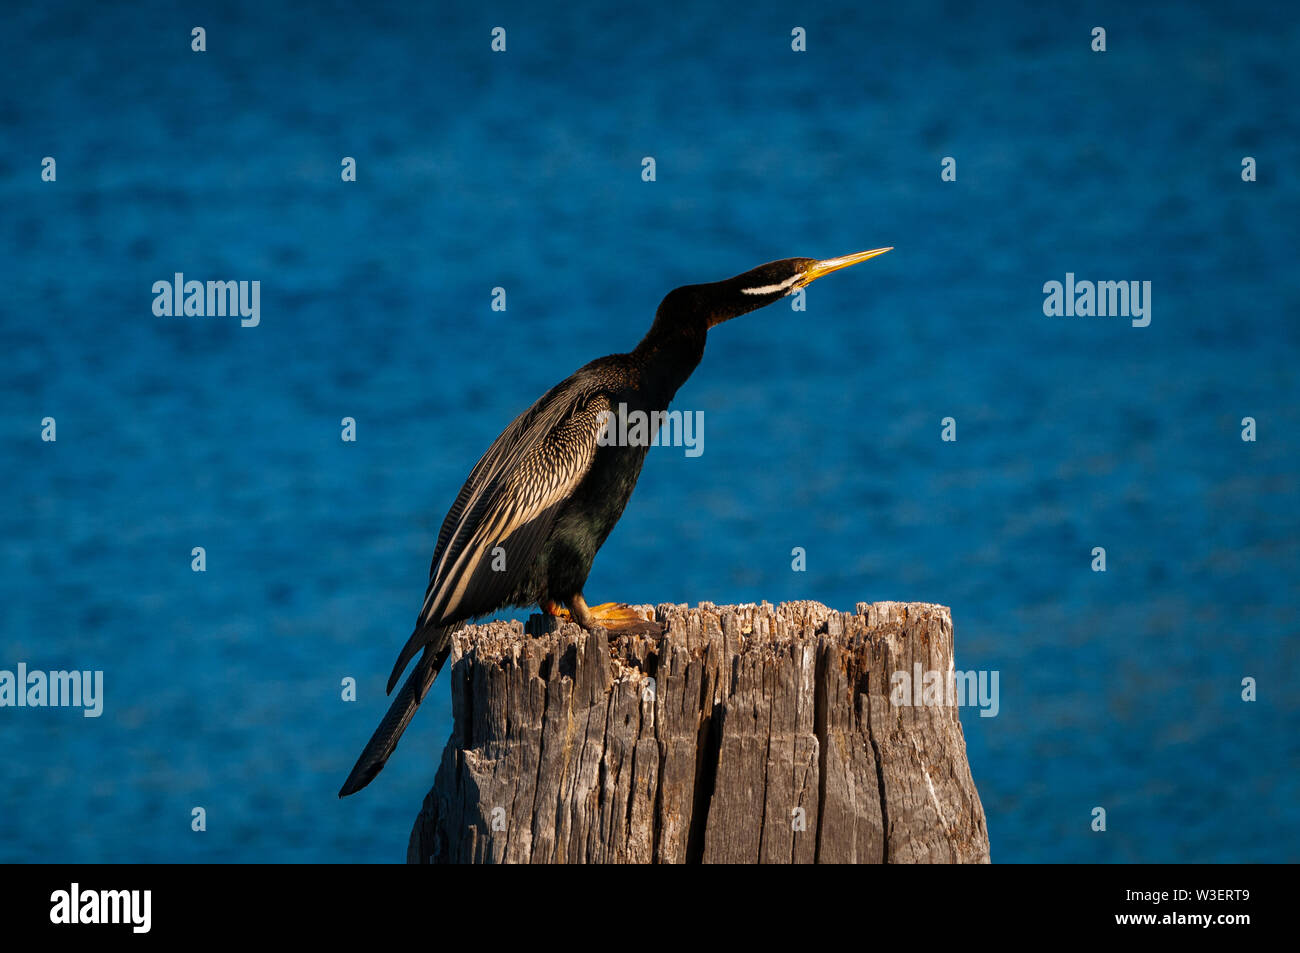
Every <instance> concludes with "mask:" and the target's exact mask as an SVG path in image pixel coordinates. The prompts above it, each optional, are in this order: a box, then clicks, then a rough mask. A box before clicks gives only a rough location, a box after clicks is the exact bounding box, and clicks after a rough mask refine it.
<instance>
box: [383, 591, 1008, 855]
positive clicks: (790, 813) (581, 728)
mask: <svg viewBox="0 0 1300 953" xmlns="http://www.w3.org/2000/svg"><path fill="white" fill-rule="evenodd" d="M639 609H640V612H641V614H642V616H643V617H644V618H646V619H648V620H653V621H655V622H656V623H657V624H658V628H659V629H660V630H661V634H659V635H658V636H656V635H653V634H649V633H635V634H622V635H617V636H611V635H609V634H608V633H606V632H605V631H604V630H597V631H596V632H584V631H583V630H582V629H580V628H579V627H577V626H576V625H573V624H571V623H564V624H556V623H554V622H553V621H551V620H543V619H542V618H541V617H539V616H535V617H534V618H533V619H531V620H530V621H529V623H528V625H527V626H524V625H523V624H521V623H519V622H490V623H487V624H484V625H480V626H469V627H467V628H465V629H463V630H462V631H461V632H459V633H457V635H456V636H455V637H454V639H453V645H452V655H451V664H450V666H449V671H450V679H449V680H450V682H451V691H452V710H453V712H454V719H455V724H454V727H453V729H452V734H451V738H450V739H449V740H448V742H447V747H446V749H445V750H444V751H443V755H442V761H441V764H440V766H439V768H438V772H437V776H436V778H435V781H434V785H433V788H432V790H430V791H429V794H428V796H427V797H426V798H425V800H424V803H423V805H422V807H421V809H420V813H419V816H418V817H417V819H416V822H415V826H414V829H413V830H412V832H411V839H410V846H409V849H408V854H407V859H408V861H411V862H414V863H429V862H436V863H500V862H507V863H814V862H816V863H980V862H985V863H986V862H988V860H989V844H988V832H987V829H986V825H985V820H984V811H983V808H982V807H981V805H980V800H979V794H978V792H977V791H976V789H975V785H974V782H973V781H972V779H971V773H970V767H969V766H968V764H967V762H966V745H965V739H964V736H963V734H962V728H961V721H960V719H959V718H958V712H957V709H956V708H954V707H949V706H943V705H934V706H915V707H913V706H895V705H893V704H892V703H891V701H890V698H889V688H890V676H891V675H892V673H894V672H897V671H907V672H911V671H912V666H913V664H914V663H920V665H921V666H922V668H923V669H925V670H929V671H939V672H947V671H949V670H950V669H951V668H952V667H953V629H952V619H951V616H950V613H949V611H948V609H947V608H945V607H943V606H937V605H929V604H924V603H892V602H881V603H874V604H867V603H859V604H858V605H857V607H856V608H855V610H854V611H853V612H836V611H834V610H831V609H828V608H826V607H825V606H822V605H820V604H818V603H814V602H794V603H783V604H782V605H779V606H772V605H769V604H767V603H764V604H762V605H759V606H752V605H751V606H714V605H712V604H710V603H703V604H702V605H700V606H699V607H696V608H687V607H686V606H677V605H661V606H659V607H657V608H651V607H649V606H642V607H639ZM651 628H653V627H651Z"/></svg>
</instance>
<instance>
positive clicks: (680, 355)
mask: <svg viewBox="0 0 1300 953" xmlns="http://www.w3.org/2000/svg"><path fill="white" fill-rule="evenodd" d="M745 279H746V276H745V275H737V276H736V277H735V278H728V279H727V280H726V281H715V282H712V283H710V284H702V285H686V286H685V287H682V288H677V289H676V290H674V291H672V292H670V293H669V294H668V296H667V297H666V298H664V300H663V303H662V304H660V305H659V310H658V311H657V312H655V320H654V324H652V325H651V326H650V330H649V331H647V332H646V336H645V337H644V338H642V339H641V343H640V344H638V345H637V346H636V350H635V351H633V352H632V355H633V357H634V358H635V359H636V360H637V361H638V363H640V364H641V366H642V367H643V368H644V370H645V373H646V375H647V378H648V379H649V380H650V382H651V383H653V384H654V385H655V387H656V390H657V392H661V393H665V394H666V395H667V396H666V397H664V398H663V403H664V405H665V406H666V405H667V402H668V401H669V400H672V397H673V395H674V394H676V393H677V389H678V388H679V387H681V386H682V384H684V383H685V382H686V379H687V378H688V377H690V376H691V372H692V371H694V370H695V368H696V367H697V366H699V363H700V360H701V358H703V357H704V342H705V339H706V338H707V336H708V333H709V328H712V327H714V326H716V325H719V324H721V323H722V322H723V321H730V320H731V319H732V318H735V317H738V316H740V315H742V314H745V313H747V312H749V311H753V310H754V309H755V308H761V307H763V305H765V304H768V303H770V301H771V300H773V297H772V296H753V295H749V294H745V293H742V292H741V291H740V290H739V289H740V288H741V287H743V286H744V285H745Z"/></svg>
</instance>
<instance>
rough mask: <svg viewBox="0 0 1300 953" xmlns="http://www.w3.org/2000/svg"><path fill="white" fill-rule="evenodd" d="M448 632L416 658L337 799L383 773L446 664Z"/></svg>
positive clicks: (431, 643)
mask: <svg viewBox="0 0 1300 953" xmlns="http://www.w3.org/2000/svg"><path fill="white" fill-rule="evenodd" d="M450 631H451V630H450V629H444V630H442V632H441V633H440V634H439V636H438V637H437V638H436V639H434V640H433V641H431V642H429V644H428V645H426V646H425V649H424V655H422V656H420V661H419V662H417V663H416V664H415V668H413V669H412V670H411V674H410V675H408V676H407V678H406V681H405V682H404V683H403V684H402V690H401V691H400V692H398V693H397V697H396V698H394V699H393V703H392V704H391V705H390V706H389V707H388V714H386V715H384V720H383V721H381V722H380V723H379V727H378V728H376V729H375V733H374V734H373V735H371V736H370V741H369V742H367V743H366V747H365V750H364V751H362V752H361V757H359V758H357V763H356V764H355V765H354V766H353V768H352V773H351V774H349V775H348V779H347V780H346V781H344V782H343V787H342V788H340V789H339V797H347V796H348V795H349V794H355V793H356V792H357V791H360V790H361V789H362V788H363V787H365V786H366V785H367V784H369V783H370V782H371V781H373V780H374V779H375V776H376V775H377V774H379V772H380V771H382V770H383V768H384V764H385V763H387V761H388V758H389V756H390V755H392V753H393V750H394V749H395V748H396V747H397V742H398V741H399V740H400V739H401V737H402V732H404V731H405V730H406V726H407V725H409V724H410V723H411V719H412V718H413V717H415V711H416V709H417V708H419V707H420V703H421V702H422V701H424V698H425V696H426V695H428V694H429V689H430V688H431V687H432V686H433V680H434V679H436V678H437V677H438V672H439V670H440V669H441V668H442V665H443V663H444V662H445V661H446V660H447V654H448V652H449V651H450V648H451V638H450Z"/></svg>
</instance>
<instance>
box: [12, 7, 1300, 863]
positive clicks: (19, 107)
mask: <svg viewBox="0 0 1300 953" xmlns="http://www.w3.org/2000/svg"><path fill="white" fill-rule="evenodd" d="M544 6H549V5H541V4H524V3H494V2H486V3H474V4H456V5H445V4H419V5H416V4H410V5H409V6H406V7H403V6H398V5H391V4H384V3H364V4H344V3H337V4H321V5H314V6H311V7H308V6H306V5H290V4H271V3H265V2H259V3H239V4H228V5H221V6H220V8H218V7H203V8H202V9H199V10H187V9H185V7H184V6H183V5H180V4H163V3H140V4H131V5H117V4H89V3H81V4H77V3H60V2H51V3H45V4H40V5H34V4H33V5H26V7H25V8H24V9H21V10H19V9H16V8H14V7H13V6H10V7H7V8H6V11H5V14H4V20H5V23H4V29H3V30H0V64H2V66H0V70H3V76H4V79H5V82H4V84H3V87H0V132H2V137H0V209H2V211H0V274H2V275H3V294H2V295H0V313H2V315H3V321H2V323H0V354H2V355H3V376H2V378H0V437H2V439H3V446H4V457H3V460H4V470H3V474H4V486H5V493H4V497H3V503H0V526H2V527H3V533H2V534H0V605H2V606H3V612H2V618H3V622H2V623H0V668H8V669H12V668H13V667H14V666H15V665H16V664H17V663H18V662H19V661H25V662H27V663H28V665H29V666H31V667H34V668H42V669H63V668H78V669H102V670H103V671H104V672H105V685H106V689H105V691H106V703H105V704H106V708H105V713H104V715H103V716H102V717H101V718H99V719H85V718H83V717H81V715H80V714H79V713H78V712H76V711H68V710H52V709H45V710H35V709H22V710H18V709H0V764H2V765H3V767H2V768H0V778H3V787H2V788H0V859H3V860H17V861H53V860H59V861H107V860H132V861H161V860H182V861H234V860H255V861H394V860H400V859H402V858H403V857H404V852H405V847H406V841H407V837H408V834H409V831H410V827H411V823H412V820H413V819H414V816H415V814H416V811H417V809H418V807H419V804H420V801H421V798H422V796H423V795H424V793H425V792H426V791H427V789H428V787H429V785H430V784H431V782H432V780H433V775H434V771H435V768H436V762H437V758H438V755H439V753H440V750H441V748H442V744H443V742H444V740H445V738H446V737H447V735H448V733H449V730H450V725H451V721H450V714H449V709H448V696H447V691H448V690H447V685H446V682H445V680H444V681H443V682H440V683H439V685H438V686H437V688H436V689H435V691H434V694H433V695H432V696H431V700H430V701H429V702H428V704H427V705H426V708H425V710H422V711H421V712H420V714H419V716H418V717H417V719H416V721H415V722H414V724H413V726H412V728H411V730H410V731H409V732H408V734H407V735H406V737H405V739H404V740H403V742H402V745H401V748H400V749H399V751H398V753H397V755H396V756H395V757H394V759H393V760H392V762H391V763H390V764H389V766H388V768H387V769H386V770H385V772H384V773H383V774H382V776H381V777H380V778H379V779H378V780H377V781H376V783H375V784H373V785H372V786H371V787H370V788H369V789H367V790H366V791H364V792H363V793H362V794H361V795H359V796H358V797H355V798H352V799H348V800H346V801H342V802H340V801H338V800H337V799H336V798H335V792H336V791H337V788H338V786H339V784H340V782H341V781H342V779H343V777H344V776H345V775H346V773H347V771H348V769H349V768H350V767H351V764H352V761H353V759H354V758H355V756H356V754H357V753H358V751H359V750H360V746H361V745H362V743H363V742H364V741H365V739H366V737H368V735H369V732H370V730H371V729H372V728H373V726H374V724H375V723H376V722H377V721H378V719H379V717H380V716H381V714H382V712H383V710H384V708H385V707H386V700H385V699H384V697H383V683H384V679H385V677H386V676H387V673H388V670H389V667H390V665H391V663H392V660H393V658H394V657H395V654H396V652H397V650H398V648H399V647H400V645H401V643H402V642H403V641H404V639H405V638H406V636H407V634H408V633H409V631H410V627H411V623H412V622H413V620H414V618H415V614H416V612H417V610H418V608H419V605H420V601H421V598H422V596H423V593H424V587H425V583H426V580H427V572H428V560H429V556H430V554H431V551H432V548H433V544H434V539H435V536H436V533H437V529H438V526H439V524H440V522H441V519H442V517H443V515H444V513H445V512H446V509H447V507H448V506H449V505H450V503H451V501H452V499H453V498H454V496H455V493H456V491H457V489H458V488H459V486H460V483H461V481H462V480H463V478H464V477H465V475H466V473H467V472H468V470H469V468H470V466H471V465H472V464H473V463H474V461H475V460H476V459H477V458H478V456H479V454H480V453H481V452H482V451H483V450H484V449H485V448H486V446H487V445H488V444H489V443H490V441H491V440H492V438H493V437H495V436H496V435H497V433H498V432H499V431H500V430H501V429H502V428H503V427H504V426H505V424H506V423H508V422H509V421H510V419H511V418H512V417H513V416H514V415H515V414H516V413H518V412H519V411H520V410H522V409H523V408H524V407H526V406H527V405H528V404H529V403H530V402H531V401H532V400H533V399H534V398H535V397H536V396H538V395H539V394H540V393H542V392H543V391H544V390H545V389H546V388H547V387H549V386H550V385H552V384H553V383H555V382H556V381H557V380H559V379H560V378H562V377H563V376H565V375H567V374H568V373H570V372H571V371H572V370H574V369H575V368H576V367H578V366H579V365H581V364H583V363H585V362H586V361H587V360H589V359H591V358H593V357H597V356H599V355H602V354H606V353H610V352H614V351H621V350H627V349H629V348H631V347H632V346H633V345H635V343H636V342H637V340H638V339H639V337H640V335H641V334H642V333H643V332H644V330H645V329H646V327H647V326H648V323H649V321H650V318H651V316H652V315H653V312H654V308H655V306H656V305H657V304H658V302H659V300H660V298H661V297H662V295H663V294H664V293H665V292H666V291H667V290H669V289H670V288H672V287H674V286H677V285H680V284H686V283H690V282H696V281H708V280H716V279H720V278H723V277H727V276H730V275H732V274H735V273H737V272H740V271H744V270H746V269H748V268H750V267H752V266H754V265H757V264H758V263H760V262H763V261H767V260H770V259H775V258H783V257H788V256H812V257H829V256H834V255H840V254H844V253H847V252H852V251H856V250H859V249H863V248H871V247H875V246H879V245H887V244H888V245H894V246H896V250H895V251H894V252H893V253H891V254H889V255H886V256H884V257H882V258H879V259H877V260H873V261H871V262H869V263H867V264H864V265H861V266H859V267H857V268H855V269H852V270H850V271H846V272H844V273H842V274H837V275H835V276H833V277H831V278H828V279H826V280H824V281H822V282H819V283H818V284H816V285H815V286H813V287H812V288H811V289H810V290H809V292H808V298H807V302H808V310H807V312H806V313H803V314H798V313H794V312H792V311H791V310H790V308H789V307H788V305H787V304H786V303H784V302H783V303H780V304H778V305H776V306H774V307H771V308H768V309H765V310H762V311H759V312H756V313H754V314H751V315H748V316H746V317H744V318H742V319H740V320H737V321H735V322H732V323H731V324H728V325H726V326H724V327H721V328H719V329H717V330H716V331H715V332H713V333H712V334H711V336H710V340H709V348H708V353H707V354H706V356H705V359H704V362H703V364H702V365H701V367H700V368H699V370H698V372H697V374H696V376H695V377H694V378H692V379H691V380H690V381H689V382H688V384H687V385H686V386H685V387H684V388H683V389H682V391H681V392H680V394H679V398H678V406H679V407H682V408H684V409H689V410H703V411H704V415H705V452H704V454H703V455H702V456H701V457H699V458H696V459H688V458H686V457H685V455H684V454H683V453H682V452H681V450H680V449H661V450H656V451H653V452H652V453H651V455H650V457H649V460H648V462H647V465H646V467H645V470H644V473H643V475H642V477H641V481H640V484H639V486H638V488H637V491H636V494H635V495H634V497H633V500H632V503H631V505H630V506H629V508H628V511H627V513H626V515H625V516H624V518H623V520H622V522H621V523H620V524H619V526H618V528H617V529H616V530H615V532H614V533H613V535H612V536H611V537H610V540H609V542H608V543H607V545H606V546H605V547H604V549H603V550H602V551H601V553H600V556H599V557H598V559H597V561H596V565H595V568H594V571H593V572H592V575H591V578H590V580H589V583H588V587H587V594H588V596H589V597H590V598H591V599H592V600H593V601H605V600H610V599H617V600H622V601H629V602H670V601H671V602H691V603H695V602H698V601H700V600H711V601H714V602H718V603H729V602H747V601H754V600H760V599H768V600H772V601H780V600H786V599H802V598H811V599H817V600H820V601H822V602H825V603H827V604H829V605H831V606H835V607H838V608H844V609H849V608H852V606H853V605H854V604H855V603H856V602H858V601H863V600H865V601H875V600H885V599H893V600H919V601H927V602H939V603H943V604H946V605H949V606H951V607H952V610H953V615H954V619H955V621H956V640H957V641H956V645H957V666H958V667H959V668H961V669H977V670H996V671H998V672H999V673H1000V690H1001V691H1000V711H999V714H998V715H997V717H995V718H980V717H978V715H977V713H976V712H975V711H974V710H973V709H967V710H965V711H964V712H963V715H962V721H963V726H964V730H965V735H966V740H967V745H968V749H969V756H970V764H971V768H972V771H973V774H974V778H975V781H976V783H977V785H978V787H979V791H980V794H981V797H982V799H983V803H984V806H985V809H986V810H987V814H988V826H989V833H990V837H991V841H992V853H993V858H994V860H995V861H1004V862H1010V861H1042V860H1065V861H1121V862H1122V861H1191V860H1201V861H1228V860H1247V861H1270V860H1296V859H1300V783H1298V781H1297V778H1298V772H1297V766H1298V764H1300V736H1298V733H1297V730H1296V729H1297V715H1298V714H1300V690H1298V686H1297V681H1298V677H1300V671H1298V666H1297V650H1296V632H1297V612H1296V598H1297V582H1298V577H1300V571H1298V570H1297V566H1298V565H1300V546H1298V544H1297V540H1298V539H1300V508H1298V507H1297V497H1296V487H1297V483H1298V482H1300V453H1298V447H1297V439H1298V435H1300V426H1298V425H1300V419H1298V417H1300V414H1298V412H1297V393H1298V392H1297V374H1296V367H1297V362H1298V361H1300V330H1298V328H1300V323H1298V320H1297V319H1298V317H1300V280H1298V278H1297V274H1298V272H1297V269H1296V267H1295V259H1296V253H1297V248H1300V242H1298V241H1297V239H1298V238H1300V189H1298V188H1297V184H1296V170H1297V169H1300V136H1298V135H1297V132H1298V131H1300V130H1298V128H1297V127H1298V126H1300V110H1297V108H1296V105H1295V104H1296V102H1297V101H1300V80H1298V79H1297V73H1296V59H1297V54H1298V53H1300V28H1298V26H1297V14H1296V12H1295V7H1294V5H1293V4H1290V3H1276V4H1274V3H1267V2H1266V3H1258V4H1227V3H1222V4H1171V5H1168V6H1164V7H1147V5H1134V4H1131V3H1107V4H1100V5H1096V6H1091V7H1088V8H1084V7H1083V6H1082V5H1079V6H1075V5H1070V9H1069V10H1061V11H1048V10H1043V9H1036V8H1035V6H1030V5H1026V6H1024V7H1023V8H1022V7H1020V6H1011V5H1003V6H998V5H993V6H990V5H988V4H962V3H934V2H909V3H906V4H886V5H872V4H861V3H849V2H840V3H829V4H819V5H817V7H816V8H811V7H801V6H800V7H791V6H789V5H786V4H765V3H758V4H755V3H742V4H735V5H733V6H731V7H729V8H727V7H723V6H720V5H712V6H710V5H707V4H706V5H704V6H699V5H672V4H670V5H664V4H604V5H599V4H585V3H576V4H575V3H569V4H565V5H564V7H563V9H550V10H547V9H543V7H544ZM195 25H202V26H204V27H205V28H206V30H207V46H208V49H207V52H205V53H202V54H199V53H194V52H192V51H191V50H190V29H191V27H192V26H195ZM1097 25H1102V26H1104V27H1106V29H1107V31H1108V50H1107V52H1105V53H1094V52H1093V51H1092V50H1091V49H1090V31H1091V29H1092V27H1094V26H1097ZM494 26H504V27H505V28H506V29H507V43H508V48H507V52H506V53H504V54H493V53H492V52H491V51H490V49H489V43H490V31H491V29H492V27H494ZM794 26H803V27H805V28H806V29H807V35H808V51H807V52H806V53H794V52H792V51H791V49H790V31H791V29H792V27H794ZM47 155H48V156H54V157H56V159H57V162H58V166H57V169H58V179H57V182H55V183H43V182H41V181H40V176H39V172H40V161H41V158H42V157H43V156H47ZM1247 155H1250V156H1254V157H1256V158H1257V160H1258V164H1259V178H1258V181H1257V182H1254V183H1244V182H1243V181H1242V180H1241V178H1240V174H1239V173H1240V168H1241V159H1242V157H1243V156H1247ZM343 156H353V157H355V158H356V160H357V166H358V178H357V181H356V182H355V183H343V182H341V181H340V175H339V170H340V160H341V158H342V157H343ZM644 156H654V157H655V159H656V161H657V181H655V182H653V183H647V182H643V181H642V179H641V160H642V157H644ZM944 156H953V157H955V158H956V159H957V162H958V179H957V181H956V182H955V183H945V182H942V181H940V175H939V172H940V160H941V159H942V158H943V157H944ZM177 271H180V272H184V273H185V274H186V276H187V277H191V278H197V279H200V280H203V279H210V278H211V279H226V278H229V279H258V280H260V281H261V282H262V285H261V324H260V326H259V327H257V328H247V329H246V328H241V327H240V326H239V323H238V321H237V320H235V319H229V318H224V319H223V318H211V319H208V318H174V317H173V318H160V317H156V316H154V314H153V313H152V303H153V296H152V293H151V290H150V289H151V286H152V284H153V282H155V281H158V280H170V278H171V276H172V274H173V273H174V272H177ZM1066 272H1074V273H1075V274H1077V275H1078V276H1079V277H1080V278H1092V279H1116V280H1119V279H1136V280H1149V281H1151V282H1152V283H1153V307H1152V321H1151V324H1150V326H1149V327H1147V328H1134V327H1131V326H1130V324H1129V322H1128V321H1126V320H1124V319H1122V318H1064V317H1062V318H1048V317H1045V316H1044V314H1043V312H1042V301H1043V294H1042V285H1043V283H1044V282H1045V281H1049V280H1053V279H1056V280H1062V279H1063V278H1064V276H1065V273H1066ZM497 286H500V287H504V288H505V289H507V294H508V299H507V300H508V310H507V311H505V312H494V311H492V310H491V309H490V307H489V305H490V301H491V289H493V288H494V287H497ZM46 416H51V417H54V418H56V419H57V427H58V431H57V433H58V440H57V442H56V443H52V444H51V443H44V442H42V441H41V440H40V439H39V430H40V421H41V419H42V418H43V417H46ZM345 416H351V417H354V418H356V420H357V422H358V440H357V442H356V443H355V444H349V443H344V442H342V441H341V440H340V420H341V419H342V418H343V417H345ZM947 416H951V417H953V418H955V419H956V421H957V428H958V429H957V434H958V439H957V441H956V442H955V443H945V442H942V441H941V440H940V421H941V419H942V418H944V417H947ZM1245 416H1251V417H1254V418H1255V419H1256V420H1257V422H1258V435H1259V436H1258V440H1257V441H1256V442H1254V443H1246V442H1243V441H1242V440H1241V438H1240V432H1241V419H1242V418H1243V417H1245ZM194 546H203V547H205V548H206V551H207V572H206V573H201V574H199V573H193V572H191V571H190V552H191V549H192V547H194ZM796 546H802V547H804V548H805V549H806V551H807V567H808V568H807V572H805V573H794V572H792V571H791V550H792V549H793V548H794V547H796ZM1095 546H1104V547H1105V549H1106V552H1107V564H1108V568H1107V571H1106V572H1105V573H1094V572H1092V571H1091V570H1090V563H1091V561H1092V550H1093V547H1095ZM517 615H519V614H517ZM347 676H352V677H355V678H356V679H357V682H358V688H359V695H360V697H359V700H358V701H357V702H355V703H351V704H349V703H344V702H342V701H341V700H340V680H341V679H343V678H344V677H347ZM1246 677H1253V678H1256V679H1257V680H1258V692H1259V699H1258V701H1255V702H1253V703H1246V702H1243V701H1242V700H1241V697H1240V694H1241V681H1242V679H1243V678H1246ZM195 806H202V807H204V808H205V809H206V814H207V830H206V832H203V833H194V832H192V831H191V829H190V821H191V810H192V809H193V808H194V807H195ZM1096 806H1102V807H1104V808H1105V809H1106V811H1107V821H1108V823H1107V828H1108V829H1107V831H1106V832H1105V833H1097V832H1094V831H1093V830H1091V829H1090V822H1091V819H1092V815H1091V812H1092V809H1093V808H1094V807H1096Z"/></svg>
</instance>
